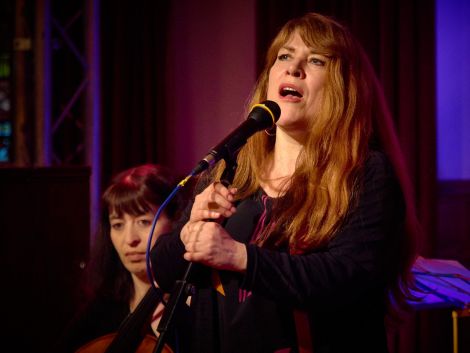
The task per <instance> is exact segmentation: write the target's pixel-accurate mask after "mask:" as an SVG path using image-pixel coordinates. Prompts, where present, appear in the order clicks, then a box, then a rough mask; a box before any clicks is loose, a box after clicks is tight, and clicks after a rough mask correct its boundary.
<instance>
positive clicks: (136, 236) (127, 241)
mask: <svg viewBox="0 0 470 353" xmlns="http://www.w3.org/2000/svg"><path fill="white" fill-rule="evenodd" d="M154 216H155V214H154V213H152V212H149V213H145V214H141V215H138V216H133V215H130V214H128V213H123V214H122V215H117V214H116V213H111V214H110V216H109V223H110V226H111V241H112V243H113V245H114V248H115V249H116V251H117V253H118V255H119V258H120V259H121V262H122V263H123V265H124V267H125V268H126V269H127V270H128V271H129V272H130V273H131V274H132V275H133V276H137V277H139V278H141V279H143V280H145V281H146V280H147V268H146V262H145V253H146V250H147V241H148V238H149V233H150V228H151V227H152V221H153V218H154ZM170 229H171V222H170V220H169V219H168V217H167V216H166V215H165V213H162V214H161V215H160V217H159V218H158V221H157V224H156V226H155V230H154V233H153V238H152V246H153V244H154V243H155V240H156V239H157V238H158V236H159V235H161V234H163V233H165V232H168V231H170Z"/></svg>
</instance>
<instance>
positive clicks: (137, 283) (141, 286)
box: [129, 274, 150, 311]
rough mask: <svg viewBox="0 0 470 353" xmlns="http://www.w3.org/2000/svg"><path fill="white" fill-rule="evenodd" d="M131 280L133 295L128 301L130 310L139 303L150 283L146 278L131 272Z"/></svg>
mask: <svg viewBox="0 0 470 353" xmlns="http://www.w3.org/2000/svg"><path fill="white" fill-rule="evenodd" d="M132 282H133V283H134V296H133V297H132V299H131V302H130V303H129V305H130V309H131V311H134V309H135V308H136V307H137V305H139V303H140V301H141V300H142V298H143V297H144V296H145V294H146V293H147V292H148V290H149V289H150V283H149V282H148V281H147V280H146V279H142V278H140V277H137V276H136V275H134V274H132Z"/></svg>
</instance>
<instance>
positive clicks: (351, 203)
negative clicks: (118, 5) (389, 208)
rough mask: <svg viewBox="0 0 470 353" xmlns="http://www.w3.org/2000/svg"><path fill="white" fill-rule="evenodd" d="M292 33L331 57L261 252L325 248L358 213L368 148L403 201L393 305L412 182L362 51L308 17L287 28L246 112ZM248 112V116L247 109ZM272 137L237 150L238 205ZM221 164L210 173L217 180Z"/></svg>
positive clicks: (405, 246) (326, 23)
mask: <svg viewBox="0 0 470 353" xmlns="http://www.w3.org/2000/svg"><path fill="white" fill-rule="evenodd" d="M295 32H297V33H299V35H300V36H301V38H302V40H303V41H304V42H305V44H306V45H307V46H309V47H311V48H314V49H315V52H317V53H321V54H323V55H325V56H327V57H328V58H329V60H328V62H327V64H326V71H327V79H326V83H325V86H324V89H323V102H322V104H321V109H320V111H319V112H318V113H317V114H316V115H315V116H312V117H311V119H310V126H309V130H308V136H307V140H306V143H305V145H304V146H303V149H302V151H301V153H300V155H299V157H298V160H297V164H296V170H295V172H294V174H293V175H292V176H291V179H290V182H289V183H288V184H286V185H288V187H286V188H285V189H284V190H283V193H284V195H283V196H284V197H282V198H280V199H279V201H278V202H277V204H276V206H275V208H274V209H273V213H274V214H273V217H272V218H273V219H275V220H276V223H275V224H272V227H271V228H269V234H267V236H266V237H261V239H263V240H262V241H261V243H260V244H259V245H260V246H274V247H279V246H287V247H288V248H289V249H290V250H291V252H294V253H304V252H309V251H312V250H313V249H316V248H319V247H322V246H324V245H325V244H326V243H327V242H328V241H329V240H330V239H331V238H332V237H333V236H334V235H335V232H336V231H337V230H338V228H339V227H340V226H341V224H342V222H343V221H344V219H345V217H346V216H347V214H348V212H350V211H351V209H353V208H354V207H355V202H356V201H357V198H356V195H357V193H358V192H359V191H360V187H361V185H360V180H361V172H363V168H364V164H365V161H366V159H367V156H368V152H369V150H370V148H371V145H372V144H375V145H376V147H377V148H380V149H381V150H383V151H384V152H385V153H386V154H387V156H388V158H389V160H390V161H391V163H392V165H393V167H394V170H395V174H396V175H397V177H398V179H399V181H400V184H401V188H402V191H403V193H404V195H405V201H406V212H407V215H406V222H407V227H406V233H404V234H403V238H402V239H399V240H398V241H399V242H400V244H399V245H397V248H398V249H399V251H400V253H399V254H396V256H397V261H396V262H397V263H396V268H395V269H394V270H393V274H392V276H391V279H390V284H389V287H390V288H391V291H392V294H393V296H394V297H395V300H397V301H398V302H403V298H404V297H406V296H410V292H409V290H408V288H409V287H410V285H411V284H412V277H411V274H410V268H411V265H412V263H413V261H414V259H415V249H414V241H413V239H415V234H416V233H417V231H418V226H417V224H418V223H417V220H416V216H415V215H416V213H415V207H414V201H413V200H414V198H413V193H412V188H411V183H410V181H409V179H408V177H407V172H406V168H405V164H404V158H403V156H402V153H401V150H400V147H399V143H398V139H397V137H396V134H395V131H394V125H393V121H392V118H391V115H390V112H389V109H388V107H387V104H386V101H385V99H384V95H383V91H382V88H381V85H380V84H379V81H378V79H377V77H376V75H375V72H374V70H373V67H372V65H371V64H370V62H369V60H368V58H367V56H366V54H365V52H364V50H363V49H362V47H361V45H360V44H359V43H358V42H357V41H356V40H355V39H354V37H353V36H352V35H351V34H350V32H349V31H348V30H347V29H346V28H345V27H344V26H342V25H341V24H339V23H338V22H336V21H335V20H333V19H331V18H329V17H326V16H323V15H319V14H316V13H308V14H306V15H304V16H302V17H300V18H297V19H293V20H291V21H289V22H287V23H286V24H285V25H284V26H283V28H282V29H281V30H280V32H279V33H278V35H277V36H276V37H275V38H274V40H273V42H272V44H271V46H270V48H269V50H268V52H267V56H266V63H265V67H264V70H263V71H262V73H261V75H260V77H259V79H258V82H257V84H256V86H255V89H254V92H253V94H252V98H251V101H250V104H249V106H252V105H253V104H255V103H258V102H260V101H263V100H265V99H266V98H267V88H268V78H269V71H270V69H271V67H272V66H273V64H274V63H275V61H276V59H277V55H278V52H279V49H280V48H281V47H282V46H283V45H285V44H286V43H287V42H288V40H289V39H290V38H291V37H292V35H293V34H294V33H295ZM247 110H248V109H247ZM274 143H275V137H272V136H268V135H267V134H265V133H264V132H260V133H257V134H255V135H254V136H253V137H252V138H250V139H249V140H248V142H247V144H246V145H245V146H244V147H243V148H242V149H241V150H240V153H239V155H238V160H237V162H238V168H237V174H236V176H235V179H234V183H233V184H234V186H235V187H237V188H238V189H239V191H238V197H239V198H240V199H243V198H245V197H248V196H249V195H252V194H253V193H255V192H256V191H257V190H258V189H259V187H260V181H263V180H264V179H263V178H264V171H265V170H266V168H267V165H268V163H269V161H270V158H272V155H273V151H274ZM222 170H223V164H222V165H220V166H219V167H218V168H217V170H216V171H215V172H214V174H215V176H216V177H217V176H220V173H221V171H222Z"/></svg>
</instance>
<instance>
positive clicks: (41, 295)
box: [0, 167, 90, 353]
mask: <svg viewBox="0 0 470 353" xmlns="http://www.w3.org/2000/svg"><path fill="white" fill-rule="evenodd" d="M89 176H90V170H89V168H85V167H79V168H32V169H30V168H9V169H0V244H1V245H0V271H1V274H0V278H1V283H2V285H1V287H2V289H1V303H2V305H1V306H0V308H1V309H0V318H1V320H2V322H3V325H2V327H3V329H2V334H1V337H2V342H1V351H2V352H4V353H9V352H29V351H31V352H50V351H51V344H52V342H54V341H55V340H56V339H57V337H58V336H59V334H60V332H61V330H62V329H63V327H64V325H65V324H66V322H67V321H68V320H69V319H70V317H71V315H72V313H73V312H74V310H75V307H76V304H77V303H78V300H79V298H80V292H79V291H78V290H77V288H78V287H77V286H78V283H79V281H80V277H81V274H82V272H83V271H82V270H81V267H83V264H84V263H85V261H86V258H87V256H88V247H89V246H88V244H89V218H90V217H89Z"/></svg>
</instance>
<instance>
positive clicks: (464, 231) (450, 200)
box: [434, 180, 470, 268]
mask: <svg viewBox="0 0 470 353" xmlns="http://www.w3.org/2000/svg"><path fill="white" fill-rule="evenodd" d="M434 257H436V258H443V259H453V260H457V261H459V262H460V263H461V264H462V265H464V266H465V267H467V268H470V181H465V180H459V181H441V182H439V190H438V234H437V242H436V256H434Z"/></svg>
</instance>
